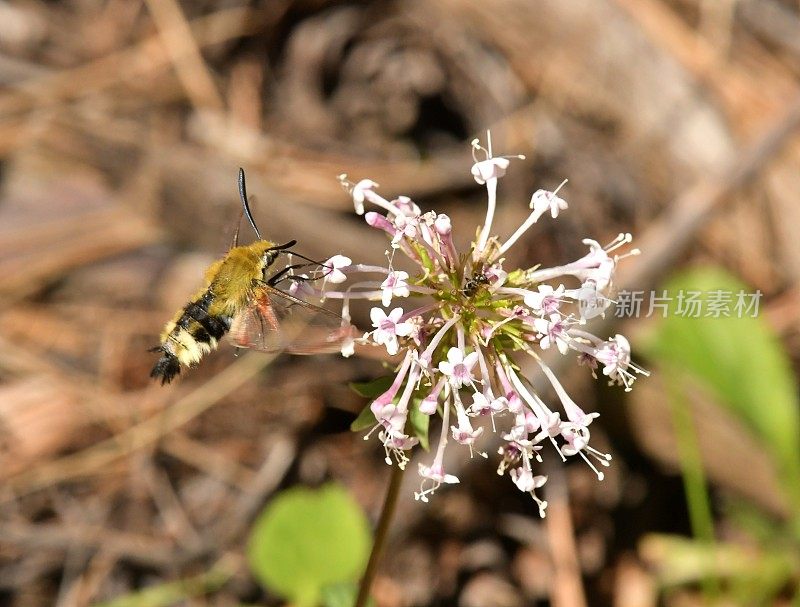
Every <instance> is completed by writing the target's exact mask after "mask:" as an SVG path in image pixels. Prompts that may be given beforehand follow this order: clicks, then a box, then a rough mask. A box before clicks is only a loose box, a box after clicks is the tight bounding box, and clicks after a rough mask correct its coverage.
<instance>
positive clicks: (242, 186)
mask: <svg viewBox="0 0 800 607" xmlns="http://www.w3.org/2000/svg"><path fill="white" fill-rule="evenodd" d="M239 198H241V199H242V207H244V214H245V215H247V220H248V221H249V222H250V225H251V226H253V231H254V232H255V233H256V236H258V239H259V240H264V239H263V238H261V232H259V231H258V226H256V222H255V219H253V214H252V213H251V212H250V205H249V204H248V202H247V186H246V185H245V182H244V169H243V168H241V167H239Z"/></svg>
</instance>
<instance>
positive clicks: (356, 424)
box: [350, 405, 378, 432]
mask: <svg viewBox="0 0 800 607" xmlns="http://www.w3.org/2000/svg"><path fill="white" fill-rule="evenodd" d="M377 423H378V420H377V419H375V414H374V413H373V412H372V409H370V408H369V405H367V406H366V407H364V408H363V409H362V410H361V413H359V414H358V417H357V418H355V419H354V420H353V423H351V424H350V430H352V431H353V432H361V431H362V430H366V429H367V428H371V427H372V426H374V425H375V424H377Z"/></svg>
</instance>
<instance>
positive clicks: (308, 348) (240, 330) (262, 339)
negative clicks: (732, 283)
mask: <svg viewBox="0 0 800 607" xmlns="http://www.w3.org/2000/svg"><path fill="white" fill-rule="evenodd" d="M346 336H347V331H344V330H343V329H342V319H341V317H340V316H338V315H337V314H335V313H333V312H331V311H330V310H326V309H325V308H321V307H319V306H315V305H313V304H310V303H308V302H306V301H303V300H302V299H298V298H297V297H294V296H293V295H289V294H288V293H284V292H283V291H280V290H278V289H275V288H274V287H270V286H269V285H262V286H261V287H259V288H258V289H257V290H256V292H255V293H254V297H253V299H252V300H251V301H250V305H248V306H247V307H246V308H245V309H244V310H243V311H242V312H241V313H240V314H238V315H237V316H235V317H234V318H233V321H232V322H231V329H230V333H229V339H230V341H231V343H232V344H233V345H234V346H236V347H237V348H250V349H253V350H260V351H262V352H278V351H284V350H285V351H287V352H291V353H292V354H321V353H324V352H337V351H338V350H339V349H340V348H341V344H342V342H343V341H344V339H345V337H346Z"/></svg>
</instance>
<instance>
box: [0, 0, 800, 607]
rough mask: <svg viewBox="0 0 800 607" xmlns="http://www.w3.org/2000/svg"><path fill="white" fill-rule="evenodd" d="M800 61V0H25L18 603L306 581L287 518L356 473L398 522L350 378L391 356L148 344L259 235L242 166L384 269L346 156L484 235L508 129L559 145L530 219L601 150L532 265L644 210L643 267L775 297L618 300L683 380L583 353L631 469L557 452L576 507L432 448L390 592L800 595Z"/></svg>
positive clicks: (9, 97) (599, 236) (294, 210)
mask: <svg viewBox="0 0 800 607" xmlns="http://www.w3.org/2000/svg"><path fill="white" fill-rule="evenodd" d="M799 74H800V3H798V2H797V0H595V1H590V0H571V1H569V2H554V1H546V0H492V1H491V2H485V1H481V0H397V1H394V2H391V1H378V0H376V1H372V2H326V1H324V0H306V1H304V0H268V1H265V2H257V1H250V2H244V1H241V0H202V1H196V2H177V0H146V1H144V2H139V1H138V0H105V1H101V0H65V1H44V0H9V1H0V87H2V88H1V89H0V188H1V189H0V302H2V306H0V603H1V604H7V605H13V606H15V607H23V606H24V607H38V606H50V605H56V606H58V607H66V606H81V605H99V604H103V605H114V606H117V607H119V606H122V605H126V606H133V607H137V606H144V605H191V606H205V605H220V606H239V605H281V604H285V603H286V602H287V601H289V602H293V603H294V604H302V601H299V600H293V599H292V595H291V593H290V592H288V591H286V590H285V589H281V588H271V587H270V585H269V581H268V580H267V581H266V582H265V581H264V578H265V576H264V575H262V574H260V573H259V571H258V568H259V564H258V563H254V562H253V559H252V558H251V559H250V562H248V559H247V557H246V553H247V550H246V546H247V545H248V541H249V542H251V544H252V543H253V542H255V543H257V542H258V541H259V540H258V539H257V538H256V539H252V529H253V528H254V527H253V526H254V521H256V520H257V519H258V517H259V516H260V513H261V511H262V509H263V508H264V506H265V505H267V504H269V503H271V502H272V500H274V499H275V497H276V495H279V493H280V492H282V491H284V490H286V489H289V488H292V487H296V486H308V487H319V486H321V485H323V484H326V483H331V482H333V483H336V484H337V485H334V486H340V487H344V488H345V489H346V495H349V496H350V497H351V498H352V499H353V500H354V504H355V505H356V506H355V507H357V508H359V509H360V510H361V511H363V512H364V513H365V515H366V516H367V517H368V518H369V520H370V521H371V522H372V523H374V521H375V517H376V516H377V513H378V511H379V509H380V504H381V501H382V498H383V492H384V490H385V487H386V484H387V480H388V473H389V469H388V467H387V466H386V465H385V464H384V463H383V457H384V455H383V451H382V449H379V448H378V446H377V442H376V441H370V442H365V441H363V440H361V436H359V435H357V434H353V433H351V432H349V430H348V428H349V425H350V423H351V422H352V421H353V419H354V418H355V416H356V415H357V414H358V412H359V411H360V410H361V409H362V408H363V407H364V406H365V404H367V402H368V401H367V399H365V398H363V397H361V396H359V395H358V394H356V393H355V392H353V391H352V390H351V389H350V388H349V387H348V383H350V382H357V381H368V380H370V379H374V378H375V377H377V376H379V375H382V374H384V373H385V372H386V371H385V369H384V367H383V366H382V363H381V361H380V360H376V359H375V358H370V357H365V356H356V357H354V358H351V359H348V360H344V359H342V358H341V357H337V356H333V355H328V356H323V357H316V358H308V357H305V358H299V357H288V356H280V357H273V356H269V355H265V354H260V355H259V354H256V355H245V356H241V357H238V358H235V357H234V355H233V352H232V350H231V349H230V348H228V347H222V348H221V349H220V351H219V352H217V353H215V354H214V355H212V356H209V357H207V359H206V360H204V361H203V364H202V365H201V366H199V367H198V368H197V369H195V370H193V371H191V372H188V373H185V374H182V377H181V380H180V381H179V382H176V383H175V384H173V385H170V386H168V387H162V386H160V385H155V384H154V383H153V382H152V381H151V380H150V379H149V378H148V373H149V370H150V368H151V366H152V364H153V362H154V355H153V354H151V353H148V352H147V349H148V348H149V347H152V346H153V345H156V344H157V343H158V334H159V332H160V331H161V328H162V327H163V325H164V323H165V322H166V321H167V320H168V319H169V318H170V317H171V316H172V315H173V314H174V311H175V310H176V309H178V308H179V307H180V306H182V305H183V304H184V303H185V302H186V300H187V298H188V297H189V295H190V294H192V293H193V292H194V291H195V290H196V288H197V287H198V285H199V282H200V278H201V276H202V272H203V271H204V269H205V268H206V267H207V265H208V264H209V263H210V262H211V261H213V260H214V259H216V258H218V257H220V256H221V255H222V254H223V253H224V252H225V251H226V250H227V247H228V246H229V243H230V241H231V235H232V233H233V231H234V229H235V225H236V221H237V219H238V214H239V203H238V197H237V191H236V174H237V173H236V172H237V168H238V167H239V166H242V167H244V168H245V169H246V171H247V175H248V186H249V190H250V193H251V194H252V195H253V196H254V198H255V201H256V202H255V210H254V212H255V215H256V218H257V221H258V222H259V225H260V227H261V230H262V232H264V233H265V236H267V237H268V238H270V239H272V240H275V241H279V242H284V241H286V240H289V239H297V240H298V241H299V243H300V244H299V246H298V247H297V248H298V250H300V251H302V252H304V253H305V254H306V255H308V256H310V257H313V258H328V257H330V256H332V255H334V254H337V253H341V254H345V255H348V256H350V257H352V258H353V259H354V260H357V261H360V262H363V263H376V262H380V261H382V260H383V259H384V251H385V249H386V241H385V239H384V238H383V236H382V235H381V234H379V233H377V231H375V230H370V229H368V228H367V227H366V226H364V224H363V220H362V219H360V218H357V217H355V216H354V214H353V212H352V202H351V201H350V199H349V198H348V196H347V195H346V193H344V192H343V191H342V189H341V187H340V185H339V184H338V182H337V179H336V177H337V175H339V174H340V173H348V174H349V176H350V178H351V179H353V180H358V179H361V178H367V177H369V178H372V179H374V180H375V181H377V182H379V183H380V184H381V192H382V193H383V194H384V195H386V196H387V197H390V198H391V197H394V196H396V195H399V194H406V195H409V196H411V197H413V198H414V200H415V201H417V202H418V203H419V204H420V206H421V207H422V208H423V210H427V209H436V210H437V211H439V212H446V213H448V214H449V215H450V216H451V217H452V218H453V224H454V226H455V232H456V237H457V239H460V241H461V242H462V243H463V242H468V241H469V240H470V238H471V237H473V235H474V229H475V226H476V225H478V224H479V223H480V222H481V221H482V219H483V215H484V213H485V191H483V190H482V189H481V188H480V187H478V186H477V185H476V184H475V182H474V181H473V179H472V177H471V175H470V174H469V168H470V165H471V163H472V160H471V156H470V149H469V141H470V140H471V139H472V138H473V137H476V136H480V137H484V136H485V131H486V129H489V128H491V130H492V139H493V144H494V150H495V153H497V154H502V153H508V154H525V155H526V157H527V159H526V160H525V161H522V162H518V163H514V164H513V165H512V167H511V169H510V170H509V172H508V174H507V176H506V177H505V178H504V179H503V180H502V182H501V185H500V189H499V192H500V194H499V196H500V204H499V210H498V219H497V223H496V231H497V232H498V233H500V234H507V233H510V232H511V231H512V230H513V229H514V228H515V227H516V226H517V225H518V224H519V222H520V221H521V220H522V219H523V218H524V217H525V216H526V215H527V212H528V207H527V203H528V201H529V198H530V194H531V193H532V192H533V191H534V190H535V189H537V188H540V187H541V188H547V189H552V188H554V187H555V186H557V185H558V184H559V183H560V182H561V181H562V180H563V179H569V184H568V186H567V187H566V189H565V190H563V191H562V193H563V195H564V197H565V198H566V199H567V200H568V201H569V204H570V208H569V210H568V211H567V212H565V213H564V214H563V215H562V216H560V217H559V218H558V221H555V222H553V221H545V222H540V223H539V224H537V225H536V226H535V229H533V230H532V231H531V232H530V233H529V236H528V237H527V238H526V240H525V242H524V243H523V246H519V245H518V246H517V247H515V254H516V255H517V256H518V259H516V260H515V261H516V262H517V263H519V264H520V265H524V267H529V266H531V265H533V264H536V263H542V264H544V265H556V264H561V263H565V262H567V261H571V260H574V259H577V258H578V257H580V256H581V255H583V254H584V252H585V250H586V249H585V245H582V244H581V239H583V238H593V239H596V240H598V241H600V242H608V241H609V240H611V239H612V238H613V237H614V236H616V234H617V233H619V232H632V233H633V234H634V235H635V237H636V241H635V245H636V246H639V247H640V248H641V249H643V251H644V254H643V255H642V256H640V257H637V258H632V259H628V260H626V261H625V262H624V263H623V264H622V268H621V272H620V283H619V287H620V288H627V289H638V290H644V291H647V292H649V291H650V290H651V289H657V290H658V292H659V293H661V292H662V290H663V289H670V290H671V291H670V292H675V291H676V290H679V289H692V288H697V289H703V290H709V289H712V288H720V287H721V286H722V285H727V286H728V287H729V288H731V289H733V290H737V289H740V288H741V289H744V290H746V291H747V292H751V293H752V292H756V290H758V291H760V292H761V293H762V294H763V297H762V298H761V300H760V309H759V313H758V318H756V319H752V318H747V319H737V318H729V319H707V322H701V321H697V324H691V321H689V320H688V319H682V318H678V317H677V316H676V315H670V317H669V318H667V319H659V318H657V317H660V314H655V315H652V317H650V318H645V316H646V315H645V314H644V313H642V315H641V316H642V317H641V318H630V319H617V318H607V319H606V324H605V325H603V326H602V327H601V328H600V332H601V333H606V334H607V335H613V334H614V333H616V332H620V333H625V334H626V335H628V336H629V337H630V339H631V341H632V343H633V347H634V356H635V359H636V360H637V361H639V362H640V363H642V364H643V365H644V366H645V367H647V368H648V369H650V370H651V371H652V376H651V377H650V378H648V379H644V380H641V381H640V382H638V384H637V385H636V387H635V389H634V390H633V392H631V393H623V392H622V391H621V390H619V389H609V388H607V387H606V386H605V385H604V382H603V381H594V380H592V378H591V376H590V375H589V373H588V371H587V369H586V368H577V367H576V368H574V369H573V368H572V367H573V366H574V365H572V364H571V362H572V361H570V364H569V365H567V368H566V377H565V382H566V384H567V387H568V388H569V390H570V393H571V394H572V395H573V397H574V398H575V400H576V401H577V402H579V403H580V404H581V405H582V406H583V407H584V408H585V409H587V410H596V411H599V412H600V413H601V417H600V418H599V420H597V421H596V422H595V424H593V426H592V429H593V440H594V441H595V446H597V447H598V448H600V449H601V450H604V451H609V452H611V453H612V454H613V457H614V462H613V466H612V467H611V468H610V469H608V470H607V471H606V478H605V480H604V481H603V482H598V481H597V480H596V478H595V477H594V475H593V473H592V472H591V470H589V469H588V468H587V467H586V466H584V465H580V464H576V465H569V466H566V467H563V468H562V467H560V466H555V467H552V468H548V469H547V473H548V474H550V481H549V482H548V485H547V487H546V491H545V493H546V497H547V499H548V500H549V501H550V504H551V507H550V510H549V513H550V514H549V516H548V518H547V519H545V521H541V520H540V519H539V518H538V513H537V510H536V508H535V507H534V504H533V503H532V502H531V500H530V499H529V497H528V496H526V495H524V494H522V493H520V492H519V491H517V489H516V488H515V487H514V486H513V484H512V483H510V482H508V480H507V479H501V478H499V477H498V476H497V474H496V473H495V466H496V460H495V458H494V456H493V454H490V460H489V461H484V460H482V459H480V458H479V459H478V460H476V461H474V462H472V463H471V465H464V466H463V468H462V469H459V470H458V471H457V474H458V475H459V477H460V478H461V484H460V485H457V486H450V487H447V488H446V489H442V490H441V491H439V492H438V493H437V495H436V497H435V499H434V500H433V501H432V502H431V503H430V504H421V503H417V502H414V500H413V489H414V486H415V485H416V483H417V482H418V481H417V479H416V477H415V475H414V474H411V475H409V477H411V478H408V479H406V480H407V481H409V483H408V485H407V486H406V487H404V489H403V491H404V493H403V494H402V495H401V498H400V506H399V514H398V519H397V521H396V523H395V526H394V532H393V533H392V536H391V538H390V543H389V546H388V549H387V551H386V555H385V559H384V561H383V564H382V566H381V568H380V570H379V573H378V577H377V579H376V582H375V586H374V589H373V597H374V599H375V604H376V605H378V606H380V607H383V606H386V607H404V606H416V605H459V606H462V607H483V606H486V607H494V606H496V607H517V606H523V605H557V606H565V607H571V606H580V605H598V606H612V605H613V606H619V607H633V606H642V607H647V606H650V605H702V604H724V605H789V604H797V603H793V601H797V600H798V598H797V597H798V579H800V549H798V546H800V541H799V540H800V523H799V522H798V517H800V509H798V505H800V501H798V499H797V494H798V490H800V475H798V473H797V469H798V466H800V447H798V440H800V438H798V436H800V430H798V421H797V419H798V404H797V398H798V395H797V385H796V371H797V369H798V364H800V330H799V327H800V325H799V324H798V320H800V291H799V290H798V285H797V281H798V279H799V278H800V239H798V237H797V230H798V228H800V204H798V196H800V171H798V167H800V164H798V160H799V159H800V137H798V136H796V134H795V131H796V130H797V127H798V123H800V111H799V110H798V107H800V106H799V105H798V104H799V102H798V97H797V94H798V88H799V87H798V85H799V84H800V83H799V82H798V75H799ZM354 321H355V322H356V323H358V324H359V325H360V326H361V327H364V328H365V329H366V328H368V326H369V323H368V322H367V319H366V317H365V315H364V311H363V310H357V311H356V314H355V315H354ZM740 321H741V322H740ZM715 323H716V324H715ZM607 335H601V336H602V337H606V336H607ZM545 394H546V393H545ZM546 397H547V398H552V395H549V394H546ZM417 457H419V455H418V456H417ZM423 457H424V455H423ZM416 461H417V460H414V461H413V462H412V464H411V466H412V467H413V468H414V469H416ZM426 461H427V460H426ZM448 471H449V472H454V470H448ZM332 558H333V557H332ZM266 577H267V578H268V577H269V576H268V575H267V576H266ZM356 577H357V576H356ZM333 600H334V599H330V598H327V599H325V602H326V604H335V603H333V602H331V601H333ZM342 604H347V603H346V601H345V602H344V603H342Z"/></svg>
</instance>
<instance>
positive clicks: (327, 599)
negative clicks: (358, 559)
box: [322, 582, 375, 607]
mask: <svg viewBox="0 0 800 607" xmlns="http://www.w3.org/2000/svg"><path fill="white" fill-rule="evenodd" d="M357 596H358V584H356V583H355V582H344V583H341V584H333V585H331V586H325V588H323V589H322V605H323V607H353V605H354V604H355V602H356V597H357ZM367 607H375V601H373V600H372V597H369V598H367Z"/></svg>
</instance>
